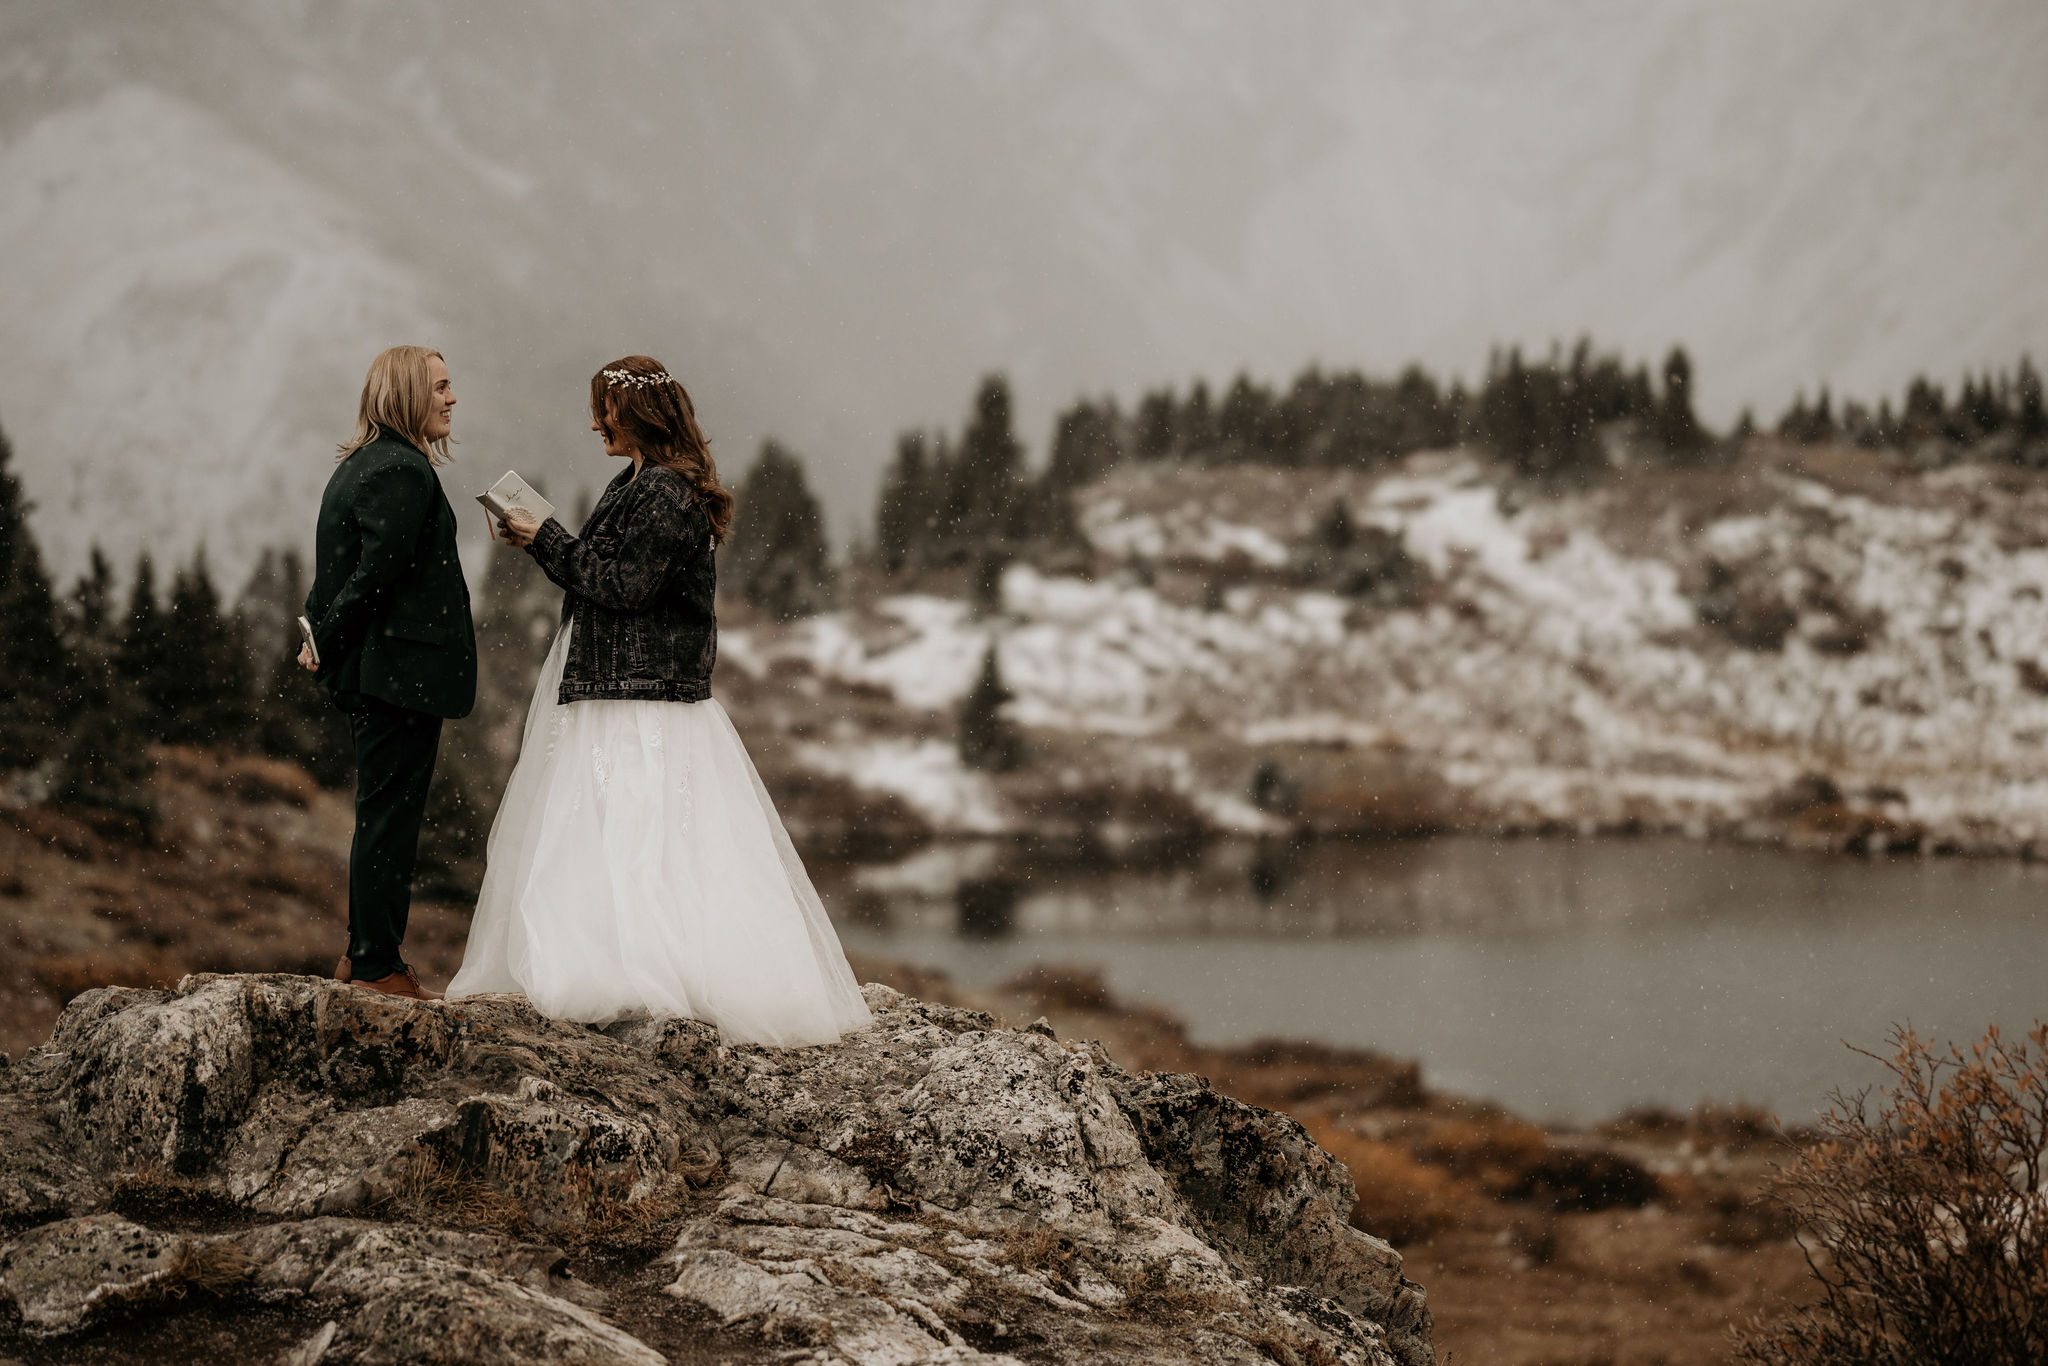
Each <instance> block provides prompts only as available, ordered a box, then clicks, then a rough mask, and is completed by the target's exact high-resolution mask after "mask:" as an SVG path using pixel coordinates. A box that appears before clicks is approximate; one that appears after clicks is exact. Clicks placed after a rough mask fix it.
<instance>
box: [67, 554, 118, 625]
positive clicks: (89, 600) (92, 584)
mask: <svg viewBox="0 0 2048 1366" xmlns="http://www.w3.org/2000/svg"><path fill="white" fill-rule="evenodd" d="M113 624H114V566H113V565H112V564H111V563H109V562H108V560H107V554H106V552H105V551H103V550H101V549H100V547H99V542H97V541H95V542H93V547H92V556H91V559H90V561H89V567H88V568H87V570H86V572H85V573H83V574H81V575H79V576H78V582H77V583H75V584H73V585H72V588H71V627H72V631H73V633H74V634H75V636H76V637H77V638H79V639H80V640H82V641H93V642H96V643H98V644H100V645H103V646H107V645H110V643H111V639H112V631H113Z"/></svg>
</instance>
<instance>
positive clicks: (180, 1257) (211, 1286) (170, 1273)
mask: <svg viewBox="0 0 2048 1366" xmlns="http://www.w3.org/2000/svg"><path fill="white" fill-rule="evenodd" d="M254 1269H255V1267H254V1263H252V1262H251V1261H250V1260H249V1254H248V1253H246V1252H244V1251H243V1250H242V1249H241V1248H240V1247H239V1246H237V1245H236V1244H234V1243H231V1242H228V1241H226V1240H224V1239H193V1240H191V1241H188V1242H182V1243H180V1244H178V1248H177V1251H176V1252H174V1253H173V1254H172V1259H171V1264H170V1267H169V1269H168V1270H167V1271H166V1273H165V1276H164V1285H165V1288H166V1289H167V1290H168V1291H169V1292H170V1293H171V1294H173V1295H179V1296H182V1295H186V1294H189V1293H191V1292H194V1291H197V1292H198V1293H200V1294H203V1295H214V1296H224V1295H227V1294H229V1293H230V1292H232V1291H234V1290H236V1289H238V1288H239V1287H240V1286H241V1285H242V1283H243V1282H244V1281H246V1280H248V1279H249V1274H250V1272H251V1271H253V1270H254Z"/></svg>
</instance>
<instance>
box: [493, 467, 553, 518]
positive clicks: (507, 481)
mask: <svg viewBox="0 0 2048 1366" xmlns="http://www.w3.org/2000/svg"><path fill="white" fill-rule="evenodd" d="M476 500H477V501H478V502H479V503H482V504H483V505H484V507H485V508H486V509H488V510H489V511H490V514H491V515H492V516H493V517H497V518H499V519H501V520H502V519H503V517H504V516H505V514H506V513H508V512H511V511H512V510H513V509H515V508H517V509H518V510H519V511H521V512H524V513H525V514H526V515H527V516H529V517H531V518H533V520H534V521H536V522H545V521H546V520H547V519H548V518H549V517H551V516H553V515H554V511H555V505H554V504H553V503H550V502H549V501H548V500H547V499H545V498H543V497H541V496H540V494H538V493H536V492H535V491H534V488H533V485H531V484H529V483H527V482H526V481H525V480H524V479H521V478H520V477H519V476H518V475H517V474H516V473H514V472H513V471H511V470H506V471H505V477H504V478H503V479H500V480H499V481H498V482H497V483H495V484H493V485H491V486H490V487H489V488H487V489H485V490H484V491H483V492H482V493H479V494H478V495H477V496H476Z"/></svg>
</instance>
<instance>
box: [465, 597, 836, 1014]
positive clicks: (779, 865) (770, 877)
mask: <svg viewBox="0 0 2048 1366" xmlns="http://www.w3.org/2000/svg"><path fill="white" fill-rule="evenodd" d="M572 628H573V623H572V624H571V627H570V628H564V629H563V630H561V631H560V632H558V633H557V634H556V637H555V643H554V647H553V648H552V649H550V650H549V651H548V658H547V663H546V664H545V665H544V666H543V667H542V669H541V674H540V683H539V685H538V686H537V687H536V688H535V689H534V694H533V703H532V706H531V707H530V708H529V709H528V711H527V716H526V733H525V738H524V740H523V742H522V744H521V748H520V751H519V763H518V766H517V767H516V768H514V769H513V771H512V780H511V782H510V783H509V784H508V785H507V786H506V789H505V798H504V801H503V803H502V804H501V805H500V806H499V808H498V817H497V820H496V822H495V823H493V825H492V826H491V840H490V848H489V861H488V863H487V865H486V867H485V872H484V884H483V891H482V893H481V894H480V895H479V896H478V898H477V905H476V918H475V919H474V921H472V922H471V925H470V931H469V945H468V947H467V948H466V949H465V950H464V952H463V959H462V970H461V971H460V972H458V973H456V974H455V980H454V981H453V982H451V983H449V985H448V995H449V997H450V998H451V999H453V998H455V997H460V996H473V995H476V994H478V993H480V992H486V991H516V992H524V993H525V994H526V996H527V998H528V999H529V1000H531V1001H532V1002H533V1004H534V1005H535V1006H537V1007H538V1008H539V1009H540V1010H542V1011H543V1012H545V1013H546V1014H548V1015H550V1016H553V1017H554V1018H556V1019H566V1020H586V1021H591V1022H594V1023H602V1022H605V1021H609V1020H614V1019H617V1018H618V1017H620V1016H621V1015H625V1014H627V1013H629V1012H633V1011H640V1010H645V1011H649V1012H652V1013H654V1014H656V1015H677V1016H687V1017H690V1018H693V1019H699V1020H704V1021H707V1022H709V1023H712V1024H715V1025H717V1026H718V1028H719V1031H720V1033H721V1034H723V1035H724V1036H725V1037H726V1038H728V1039H731V1040H733V1041H736V1042H742V1043H766V1044H778V1045H792V1044H816V1043H828V1042H830V1041H832V1040H834V1039H836V1038H838V1037H839V1036H840V1035H841V1034H843V1033H845V1032H846V1031H848V1030H851V1029H858V1028H860V1027H861V1026H863V1025H865V1024H867V1023H868V1022H869V1015H868V1009H867V1005H866V1003H865V1002H864V1001H862V1000H861V995H860V989H859V987H858V986H857V985H856V984H855V982H854V980H853V971H852V969H850V968H849V967H848V966H847V964H846V954H845V952H844V951H843V950H842V949H841V948H840V947H839V937H838V935H836V934H834V933H833V931H832V922H831V921H830V920H828V919H827V918H826V915H825V908H824V906H823V905H822V904H821V903H820V902H819V900H818V894H817V892H816V891H815V890H813V889H812V887H811V879H810V876H809V875H808V874H807V873H805V872H804V865H803V862H802V860H800V859H799V858H798V857H797V853H796V850H795V848H794V847H793V846H792V845H791V844H790V842H789V835H788V834H787V833H786V832H785V831H784V830H783V828H782V821H781V818H780V817H778V816H777V815H776V814H775V806H774V804H773V803H772V802H770V801H769V799H768V791H767V789H766V788H764V787H763V786H762V785H761V778H760V775H759V774H758V773H756V772H755V771H754V764H753V761H752V760H751V759H749V758H748V757H747V751H746V746H745V745H743V744H742V743H741V741H740V737H739V732H737V731H736V730H734V729H733V725H732V721H731V719H730V718H728V717H727V716H726V714H725V709H724V708H723V707H721V706H719V705H718V703H717V702H715V701H704V702H687V703H685V702H620V701H583V702H572V703H569V704H568V705H566V706H564V705H561V704H559V703H557V702H556V700H555V692H556V688H557V686H558V685H559V684H560V682H561V678H562V661H563V659H564V657H565V655H566V654H567V652H568V643H569V633H570V629H572Z"/></svg>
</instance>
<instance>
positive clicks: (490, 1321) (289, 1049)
mask: <svg viewBox="0 0 2048 1366" xmlns="http://www.w3.org/2000/svg"><path fill="white" fill-rule="evenodd" d="M866 990H867V995H868V1001H869V1004H870V1006H871V1007H872V1008H873V1010H874V1012H875V1024H874V1026H873V1027H872V1028H870V1029H867V1030H864V1031H862V1032H860V1033H859V1034H855V1035H851V1036H849V1037H848V1038H846V1039H844V1040H842V1041H841V1042H839V1043H838V1044H835V1045H831V1046H829V1047H823V1048H800V1049H773V1048H758V1047H737V1046H730V1045H727V1044H725V1043H723V1042H721V1041H720V1039H719V1037H718V1035H717V1033H716V1032H715V1031H714V1030H712V1029H710V1028H708V1027H706V1026H704V1025H702V1024H700V1023H697V1022H694V1021H679V1020H648V1019H644V1018H643V1019H634V1020H626V1021H622V1022H620V1023H618V1024H615V1025H612V1026H610V1027H608V1028H604V1029H596V1028H592V1027H589V1026H585V1025H579V1024H571V1023H563V1022H557V1021H551V1020H548V1019H546V1018H545V1017H543V1016H541V1015H539V1014H538V1013H537V1012H535V1011H534V1010H533V1009H532V1008H531V1007H530V1006H528V1005H527V1004H526V1003H525V1002H524V1001H523V1000H522V999H520V998H516V997H486V998H478V999H472V1000H467V1001H461V1002H454V1003H422V1002H413V1001H406V1000H400V999H393V998H388V997H380V996H376V995H373V994H370V993H367V992H364V991H361V990H359V989H355V988H351V987H346V986H341V985H338V984H335V983H332V982H326V981H322V980H319V979H314V978H304V977H290V976H197V977H190V978H187V979H186V980H185V981H183V982H181V983H180V984H179V985H178V987H177V988H176V989H175V990H172V991H138V990H129V989H107V990H101V991H94V992H87V993H85V994H84V995H83V996H81V997H79V998H78V999H77V1000H76V1001H74V1002H73V1003H72V1004H71V1006H70V1007H69V1008H68V1009H67V1010H66V1011H65V1013H64V1015H63V1017H62V1018H61V1019H60V1020H59V1022H58V1025H57V1028H56V1030H55V1033H54V1034H53V1036H52V1039H51V1041H50V1043H49V1044H48V1045H46V1046H44V1047H43V1048H40V1049H36V1050H33V1051H32V1052H31V1053H30V1054H28V1055H27V1056H26V1057H25V1058H23V1059H22V1060H21V1061H20V1062H19V1063H17V1064H16V1065H14V1066H12V1067H10V1068H7V1069H4V1070H0V1356H4V1355H6V1351H7V1349H6V1337H7V1336H8V1335H10V1334H18V1335H22V1336H29V1337H47V1336H69V1337H79V1338H81V1340H85V1339H89V1338H90V1337H91V1335H93V1334H95V1333H101V1332H103V1331H105V1329H104V1326H105V1325H108V1324H110V1323H112V1322H113V1321H115V1320H118V1319H124V1318H126V1319H132V1318H133V1317H135V1316H137V1315H145V1316H146V1315H152V1314H177V1313H187V1312H203V1311H204V1306H207V1305H214V1306H220V1307H221V1312H230V1311H231V1310H232V1308H233V1306H234V1305H237V1304H245V1303H246V1304H270V1305H275V1306H286V1307H287V1308H289V1309H290V1311H291V1313H292V1314H295V1315H297V1316H298V1319H297V1320H296V1321H300V1322H303V1323H304V1325H305V1327H304V1328H303V1329H300V1330H295V1333H303V1338H302V1340H299V1341H297V1343H296V1345H295V1346H293V1347H291V1349H290V1350H289V1351H288V1352H286V1353H285V1357H284V1359H285V1360H288V1361H291V1362H294V1363H302V1364H303V1366H311V1363H315V1362H337V1363H338V1362H381V1361H435V1362H440V1361H447V1362H456V1361H464V1362H468V1361H475V1362H500V1363H519V1362H560V1361H569V1362H606V1363H609V1362H634V1363H641V1362H657V1361H661V1360H664V1359H667V1357H666V1355H665V1354H670V1353H680V1354H681V1355H683V1356H693V1355H696V1354H700V1353H708V1354H710V1355H713V1356H717V1357H719V1358H721V1359H730V1360H763V1361H768V1360H798V1359H809V1360H816V1361H820V1362H823V1361H841V1362H852V1363H859V1364H860V1366H885V1364H887V1366H908V1364H909V1363H925V1362H931V1363H938V1362H961V1363H965V1362H983V1361H988V1362H1004V1361H1012V1360H1017V1361H1022V1360H1037V1361H1045V1360H1077V1361H1078V1360H1087V1361H1106V1362H1116V1361H1132V1362H1136V1361H1141V1360H1142V1361H1145V1362H1148V1363H1172V1362H1189V1363H1194V1362H1205V1363H1206V1362H1214V1361H1222V1362H1233V1361H1243V1362H1260V1361H1275V1360H1277V1361H1282V1362H1288V1361H1318V1362H1328V1361H1342V1362H1355V1363H1399V1364H1400V1366H1426V1363H1430V1362H1432V1361H1433V1360H1434V1357H1433V1353H1432V1351H1431V1347H1430V1319H1429V1311H1428V1309H1427V1306H1426V1304H1425V1301H1424V1299H1423V1295H1422V1292H1421V1290H1420V1289H1419V1288H1418V1287H1416V1286H1415V1285H1414V1284H1413V1283H1412V1282H1409V1281H1407V1280H1406V1279H1405V1278H1404V1277H1403V1276H1402V1275H1401V1261H1400V1257H1399V1256H1398V1254H1396V1253H1395V1252H1394V1251H1393V1250H1392V1249H1391V1248H1389V1247H1388V1246H1387V1245H1386V1244H1384V1243H1382V1242H1380V1241H1379V1240H1377V1239H1374V1238H1371V1237H1368V1236H1367V1235H1365V1234H1362V1233H1359V1232H1358V1231H1356V1230H1354V1229H1352V1228H1351V1227H1350V1226H1349V1224H1348V1223H1347V1221H1346V1218H1345V1216H1346V1215H1347V1214H1348V1212H1349V1210H1350V1208H1351V1205H1352V1203H1353V1192H1352V1187H1351V1181H1350V1177H1349V1175H1348V1174H1347V1173H1346V1172H1345V1170H1344V1168H1343V1167H1342V1166H1341V1165H1340V1164H1338V1163H1336V1162H1335V1161H1334V1160H1332V1159H1331V1158H1330V1157H1329V1156H1328V1155H1327V1154H1326V1153H1324V1152H1322V1150H1321V1149H1319V1148H1317V1147H1316V1145H1315V1144H1314V1143H1313V1142H1312V1141H1311V1140H1310V1139H1309V1137H1308V1135H1307V1134H1306V1133H1305V1132H1304V1131H1303V1130H1302V1129H1301V1128H1300V1126H1299V1125H1297V1124H1295V1123H1294V1122H1293V1121H1292V1120H1289V1119H1287V1118H1285V1117H1284V1116H1280V1115H1276V1114H1273V1113H1271V1112H1268V1111H1263V1110H1259V1109H1256V1108H1255V1107H1252V1106H1247V1105H1243V1104H1240V1103H1239V1102H1236V1101H1234V1100H1231V1099H1229V1098H1228V1097H1224V1096H1220V1095H1218V1094H1217V1093H1216V1092H1214V1091H1213V1090H1211V1089H1210V1088H1209V1087H1208V1086H1207V1084H1206V1083H1204V1082H1202V1081H1201V1080H1200V1079H1199V1078H1192V1077H1179V1076H1161V1075H1144V1076H1132V1075H1130V1074H1128V1073H1126V1072H1124V1071H1123V1070H1122V1069H1121V1068H1119V1067H1117V1066H1116V1065H1115V1064H1114V1063H1113V1062H1111V1061H1110V1060H1109V1059H1108V1057H1107V1056H1106V1055H1104V1053H1103V1052H1102V1050H1101V1049H1100V1047H1099V1046H1097V1045H1093V1044H1088V1043H1082V1042H1077V1041H1070V1040H1062V1039H1058V1038H1055V1037H1053V1036H1052V1034H1051V1031H1050V1030H1049V1029H1047V1028H1045V1027H1044V1026H1043V1025H1040V1026H1035V1027H1034V1028H1032V1029H1030V1030H1013V1029H1008V1028H1004V1027H1001V1026H999V1025H998V1024H997V1023H996V1022H995V1021H994V1020H992V1019H991V1018H989V1017H987V1016H984V1015H980V1014H977V1013H974V1012H969V1011H961V1010H955V1009H950V1008H946V1007H940V1006H934V1005H929V1004H926V1003H924V1002H920V1001H917V1000H914V999H912V998H909V997H904V996H900V995H898V994H897V993H895V992H892V991H890V990H888V989H887V988H884V987H879V986H870V987H868V988H867V989H866ZM109 1350H110V1351H111V1350H113V1349H112V1348H109ZM108 1359H119V1358H118V1353H116V1355H115V1356H113V1357H109V1358H108Z"/></svg>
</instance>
